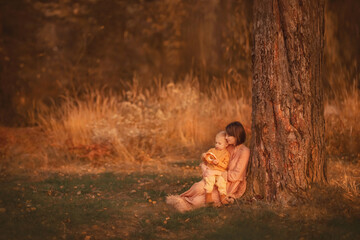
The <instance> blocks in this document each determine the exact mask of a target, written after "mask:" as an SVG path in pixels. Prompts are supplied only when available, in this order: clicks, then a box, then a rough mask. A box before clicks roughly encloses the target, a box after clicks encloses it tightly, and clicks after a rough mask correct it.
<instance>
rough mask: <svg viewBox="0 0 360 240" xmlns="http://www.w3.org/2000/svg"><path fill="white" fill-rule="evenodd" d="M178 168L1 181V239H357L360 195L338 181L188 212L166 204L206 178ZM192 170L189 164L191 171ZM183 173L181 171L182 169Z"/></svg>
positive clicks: (15, 178)
mask: <svg viewBox="0 0 360 240" xmlns="http://www.w3.org/2000/svg"><path fill="white" fill-rule="evenodd" d="M189 162H190V163H191V162H192V161H184V162H183V164H180V161H178V162H177V163H176V164H177V165H176V166H175V167H174V172H173V173H172V174H168V173H167V172H133V173H124V172H118V173H116V172H103V173H97V174H84V175H79V174H61V173H60V174H59V173H57V174H50V175H49V176H48V177H47V178H40V179H34V178H28V177H25V176H24V177H19V176H18V177H13V178H11V179H10V178H6V179H2V180H1V182H0V196H1V198H0V199H1V200H0V210H1V212H0V239H85V238H87V239H174V238H176V239H263V238H264V239H356V238H357V237H358V236H359V235H360V230H359V228H358V226H359V224H360V218H359V217H360V209H359V208H358V207H357V206H358V204H359V202H358V199H355V198H354V199H348V198H346V197H345V195H346V191H345V190H344V189H342V188H340V187H338V186H336V185H330V186H329V187H328V189H325V190H324V189H323V190H319V189H316V187H314V189H313V192H310V196H311V197H310V198H309V199H310V200H309V201H308V202H305V203H303V204H301V205H299V206H296V207H289V208H283V207H280V206H276V205H269V204H267V203H265V202H262V201H258V202H257V201H255V202H250V201H249V200H248V199H241V200H239V201H238V202H237V203H235V204H233V205H231V206H229V207H223V208H200V209H197V210H194V211H191V212H186V213H184V214H181V213H178V212H176V211H174V210H173V209H172V208H171V207H170V206H168V205H166V204H165V197H166V196H167V195H168V194H176V193H179V192H183V191H185V190H186V189H188V188H189V187H190V185H191V184H192V183H194V182H196V181H199V180H200V179H201V178H200V177H199V175H197V174H194V172H193V170H192V169H191V168H186V167H185V168H184V166H189V165H187V164H188V163H189ZM184 169H185V170H184ZM183 170H184V171H185V172H184V173H180V172H181V171H183Z"/></svg>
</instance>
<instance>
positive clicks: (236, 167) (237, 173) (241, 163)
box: [227, 148, 250, 182]
mask: <svg viewBox="0 0 360 240" xmlns="http://www.w3.org/2000/svg"><path fill="white" fill-rule="evenodd" d="M249 157H250V150H249V149H248V148H244V149H243V150H242V151H241V152H239V154H234V155H233V159H231V160H230V164H229V170H228V175H227V178H228V181H230V182H235V181H239V180H243V179H244V178H245V176H246V168H247V164H248V162H249Z"/></svg>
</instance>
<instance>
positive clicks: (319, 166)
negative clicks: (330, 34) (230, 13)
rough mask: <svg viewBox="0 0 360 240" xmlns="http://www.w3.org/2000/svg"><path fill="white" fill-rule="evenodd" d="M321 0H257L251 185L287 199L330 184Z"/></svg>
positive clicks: (268, 195) (262, 193)
mask: <svg viewBox="0 0 360 240" xmlns="http://www.w3.org/2000/svg"><path fill="white" fill-rule="evenodd" d="M323 46H324V0H272V1H270V0H255V3H254V44H253V83H252V91H253V92H252V94H253V97H252V135H253V136H252V140H251V152H252V156H251V164H250V177H249V182H250V189H252V191H253V192H254V193H255V194H257V195H260V196H263V197H265V198H266V199H267V200H268V201H279V202H284V203H287V202H288V201H289V200H290V199H292V198H293V197H294V196H295V197H296V196H301V195H303V193H304V192H305V190H306V189H307V188H309V187H310V186H311V184H312V183H323V182H325V181H326V174H325V152H324V126H325V123H324V114H323V112H324V111H323V110H324V106H323V92H322V87H321V76H320V75H321V69H322V67H321V66H322V52H323Z"/></svg>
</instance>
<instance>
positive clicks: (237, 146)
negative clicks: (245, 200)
mask: <svg viewBox="0 0 360 240" xmlns="http://www.w3.org/2000/svg"><path fill="white" fill-rule="evenodd" d="M245 139H246V133H245V129H244V127H243V125H242V124H241V123H239V122H232V123H230V124H229V125H227V126H226V140H227V142H228V144H229V146H228V148H227V149H228V151H229V153H230V161H229V166H228V171H227V184H226V190H227V196H228V198H230V199H235V198H239V197H241V196H242V195H243V194H244V193H245V190H246V168H247V164H248V162H249V156H250V150H249V149H248V148H247V147H246V146H245V145H244V144H243V143H244V142H245ZM204 186H205V182H204V181H203V180H201V181H200V182H197V183H194V184H193V185H192V186H191V188H190V189H189V190H188V191H186V192H184V193H182V194H181V195H172V196H168V197H167V198H166V203H168V204H170V205H172V206H174V207H175V208H176V209H177V210H178V211H180V212H185V211H190V210H193V209H196V208H200V207H205V189H204ZM212 199H213V201H214V205H215V206H219V205H221V202H220V198H219V192H218V191H217V190H215V189H214V191H213V192H212Z"/></svg>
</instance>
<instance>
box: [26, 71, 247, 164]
mask: <svg viewBox="0 0 360 240" xmlns="http://www.w3.org/2000/svg"><path fill="white" fill-rule="evenodd" d="M229 89H230V86H228V85H226V84H225V83H224V84H222V85H220V86H218V87H216V89H214V91H213V93H212V94H211V95H210V94H204V93H202V92H201V91H200V90H199V83H198V80H197V79H196V78H192V77H190V76H189V77H187V78H186V79H185V81H184V82H182V83H172V82H171V83H168V84H163V82H162V81H161V80H156V79H155V80H154V84H153V87H152V88H148V89H144V88H143V87H142V86H141V85H140V84H139V83H138V81H137V80H136V79H134V80H133V82H132V84H131V85H130V86H129V88H128V90H127V91H124V92H123V93H122V94H115V93H113V92H112V91H111V90H109V89H102V90H87V91H85V93H84V94H83V96H82V97H77V98H74V97H71V96H70V95H67V96H64V97H63V99H62V102H61V104H60V105H56V104H53V105H52V106H51V107H46V106H45V105H42V106H40V105H39V106H37V108H36V111H34V112H35V113H36V114H32V119H33V121H34V122H36V123H37V124H38V125H39V126H40V127H41V128H42V129H43V130H44V131H45V134H46V135H47V136H49V138H50V143H51V144H49V146H47V147H46V148H44V151H43V155H44V158H45V159H47V162H48V164H49V165H55V166H56V165H58V164H66V163H69V162H72V161H90V162H91V163H93V164H94V165H101V164H104V163H107V162H112V163H116V162H118V163H121V162H129V161H135V160H138V161H146V160H149V159H151V158H163V157H164V156H167V155H169V154H176V153H178V154H182V155H186V156H189V157H191V156H198V155H199V154H200V153H201V151H202V150H204V149H205V148H207V147H209V146H211V145H212V144H213V141H214V139H213V138H214V136H215V133H216V132H217V131H219V130H222V129H224V127H225V126H226V124H227V123H229V122H231V121H234V120H238V121H241V122H243V123H244V125H245V127H246V128H247V129H250V116H251V107H250V104H249V102H248V101H246V100H245V99H243V98H238V97H235V96H232V95H233V94H231V91H229ZM50 159H51V160H50Z"/></svg>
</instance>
